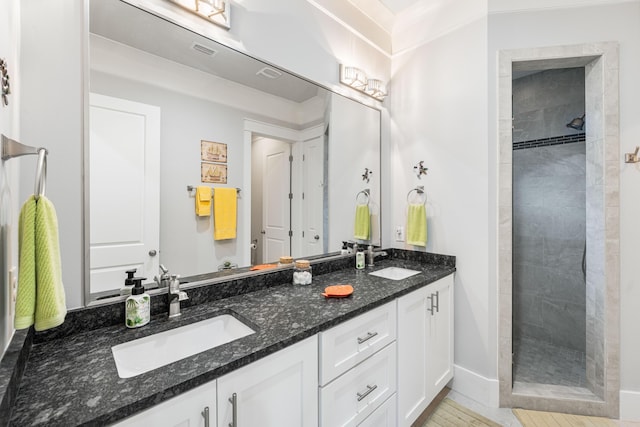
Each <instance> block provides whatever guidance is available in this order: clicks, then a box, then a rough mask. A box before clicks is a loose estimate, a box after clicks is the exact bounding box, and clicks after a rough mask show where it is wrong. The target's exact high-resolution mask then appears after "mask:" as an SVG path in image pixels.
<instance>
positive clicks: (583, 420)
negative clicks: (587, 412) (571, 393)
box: [513, 409, 618, 427]
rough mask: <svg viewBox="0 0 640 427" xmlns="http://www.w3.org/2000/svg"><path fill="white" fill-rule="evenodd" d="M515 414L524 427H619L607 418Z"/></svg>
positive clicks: (557, 414)
mask: <svg viewBox="0 0 640 427" xmlns="http://www.w3.org/2000/svg"><path fill="white" fill-rule="evenodd" d="M513 413H514V414H515V415H516V417H518V420H519V421H520V423H522V427H538V426H544V427H556V426H557V427H582V426H584V427H615V426H617V425H618V424H617V423H615V422H614V421H611V420H609V419H607V418H601V417H587V416H584V415H571V414H561V413H558V412H541V411H529V410H526V409H514V410H513Z"/></svg>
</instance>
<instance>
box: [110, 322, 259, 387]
mask: <svg viewBox="0 0 640 427" xmlns="http://www.w3.org/2000/svg"><path fill="white" fill-rule="evenodd" d="M253 333H255V331H254V330H253V329H252V328H250V327H249V326H247V325H245V324H244V323H242V322H241V321H240V320H238V319H236V318H235V317H233V316H231V315H229V314H223V315H220V316H216V317H212V318H211V319H207V320H202V321H200V322H195V323H191V324H189V325H185V326H181V327H179V328H175V329H170V330H168V331H164V332H160V333H157V334H154V335H150V336H148V337H144V338H139V339H137V340H133V341H129V342H126V343H123V344H119V345H116V346H114V347H111V352H112V353H113V359H114V360H115V362H116V368H117V369H118V376H119V377H120V378H131V377H135V376H136V375H140V374H143V373H145V372H149V371H152V370H154V369H156V368H159V367H161V366H165V365H168V364H170V363H173V362H176V361H178V360H180V359H184V358H185V357H189V356H193V355H194V354H198V353H201V352H203V351H206V350H209V349H212V348H214V347H218V346H220V345H222V344H226V343H228V342H231V341H234V340H237V339H238V338H242V337H246V336H247V335H251V334H253Z"/></svg>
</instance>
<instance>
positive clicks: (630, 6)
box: [488, 0, 640, 419]
mask: <svg viewBox="0 0 640 427" xmlns="http://www.w3.org/2000/svg"><path fill="white" fill-rule="evenodd" d="M550 3H551V2H549V1H546V2H544V4H542V6H544V7H545V8H546V9H544V10H536V4H535V3H534V2H531V1H529V2H527V1H523V0H520V1H518V2H513V3H512V4H510V5H507V4H505V2H504V1H497V0H494V1H492V2H491V6H490V9H491V10H492V12H493V13H492V14H491V15H490V17H489V56H488V59H489V60H488V63H489V77H490V78H489V112H490V116H489V124H490V128H489V147H488V148H489V152H490V156H489V159H490V161H491V162H492V163H490V167H489V169H490V170H495V169H497V167H496V164H495V159H496V152H497V136H496V124H497V118H496V117H497V116H496V111H497V110H496V97H495V94H496V92H497V89H496V82H497V78H495V76H497V73H496V66H495V64H496V55H497V51H498V50H500V49H520V48H529V47H537V46H554V45H571V44H580V43H595V42H601V41H616V42H618V43H619V44H620V73H619V78H620V150H621V152H620V164H621V175H620V200H621V202H620V203H621V205H620V209H621V210H620V253H621V271H620V301H621V331H620V333H621V336H620V341H621V358H620V368H621V370H620V381H621V390H622V392H621V418H632V417H633V418H635V419H640V411H638V410H637V409H631V408H638V407H640V394H639V393H638V392H639V391H640V364H638V360H640V336H639V335H638V333H637V325H638V324H639V323H640V312H639V311H638V309H637V304H638V301H640V281H639V280H638V278H637V274H636V271H635V270H636V268H635V266H636V264H637V259H636V258H637V254H638V253H640V228H638V226H637V219H638V218H639V217H640V202H638V200H639V199H638V197H637V194H639V192H640V175H639V173H640V169H639V168H637V167H635V165H626V164H625V163H624V162H623V155H624V153H626V152H633V151H634V149H635V146H636V145H638V141H639V140H640V126H639V125H638V120H637V117H638V116H639V115H640V101H638V97H637V94H638V93H639V92H640V82H638V78H637V77H638V75H640V25H639V24H638V23H639V22H640V2H639V1H637V0H634V1H620V2H616V1H610V2H594V1H586V2H585V3H587V5H586V6H583V7H572V8H560V7H553V6H554V5H555V6H563V5H567V4H570V5H575V4H576V3H579V2H577V1H576V0H574V1H569V0H564V1H558V2H553V4H550ZM605 3H606V4H605ZM514 8H515V9H516V10H513V9H514ZM492 76H494V77H492ZM496 186H497V181H496V176H495V174H492V175H491V176H490V185H489V189H490V190H491V193H490V198H491V201H492V205H495V204H496V203H495V201H496V195H495V189H496ZM495 225H496V224H495V221H493V227H492V228H493V230H492V232H491V235H492V236H495ZM494 253H495V251H492V254H494ZM492 258H493V259H491V260H490V262H491V264H492V266H493V265H495V261H496V260H495V257H492ZM625 393H626V394H627V395H626V396H622V394H625ZM625 402H627V403H625ZM631 402H634V403H633V404H631Z"/></svg>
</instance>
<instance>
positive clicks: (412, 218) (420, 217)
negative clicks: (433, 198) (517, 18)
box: [407, 203, 427, 246]
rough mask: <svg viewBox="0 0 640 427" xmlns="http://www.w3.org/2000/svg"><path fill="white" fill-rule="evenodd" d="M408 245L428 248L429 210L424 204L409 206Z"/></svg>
mask: <svg viewBox="0 0 640 427" xmlns="http://www.w3.org/2000/svg"><path fill="white" fill-rule="evenodd" d="M407 243H408V244H410V245H415V246H427V209H426V208H425V206H424V204H422V203H420V204H410V205H409V213H408V214H407Z"/></svg>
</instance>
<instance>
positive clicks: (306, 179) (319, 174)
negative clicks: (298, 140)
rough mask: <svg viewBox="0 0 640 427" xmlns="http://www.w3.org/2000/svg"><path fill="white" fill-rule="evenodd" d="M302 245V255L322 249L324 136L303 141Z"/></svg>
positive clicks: (309, 254)
mask: <svg viewBox="0 0 640 427" xmlns="http://www.w3.org/2000/svg"><path fill="white" fill-rule="evenodd" d="M303 153H304V157H303V166H302V174H303V186H304V188H303V194H304V199H303V200H302V206H303V208H302V212H305V215H303V231H304V238H303V247H302V254H303V255H304V256H311V255H319V254H323V253H325V252H326V251H325V250H324V224H323V218H324V190H325V182H326V181H325V164H326V162H325V158H324V136H319V137H317V138H314V139H312V140H310V141H305V142H304V143H303Z"/></svg>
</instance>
